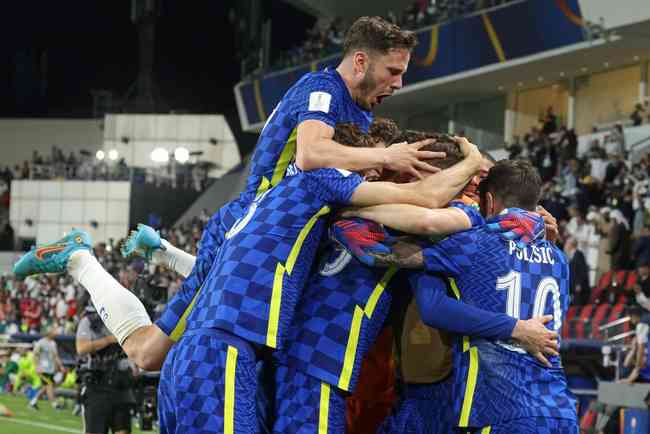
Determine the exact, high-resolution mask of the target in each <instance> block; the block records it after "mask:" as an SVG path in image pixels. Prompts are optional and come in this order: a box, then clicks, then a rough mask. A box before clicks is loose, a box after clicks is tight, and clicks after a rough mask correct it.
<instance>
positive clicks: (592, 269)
mask: <svg viewBox="0 0 650 434" xmlns="http://www.w3.org/2000/svg"><path fill="white" fill-rule="evenodd" d="M569 215H570V216H571V220H569V223H568V224H567V225H566V227H565V236H566V237H567V238H569V237H570V238H574V239H575V240H576V242H577V243H578V246H577V249H578V250H580V251H581V252H582V253H583V255H584V256H585V260H586V262H587V265H588V267H589V284H590V286H594V285H595V283H596V274H597V273H596V272H597V270H598V250H599V246H600V236H599V235H598V231H597V228H596V225H595V224H594V218H595V216H594V215H591V216H590V217H591V219H585V213H584V211H583V210H581V209H580V208H578V207H577V206H576V205H572V206H570V207H569Z"/></svg>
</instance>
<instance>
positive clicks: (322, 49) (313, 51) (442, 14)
mask: <svg viewBox="0 0 650 434" xmlns="http://www.w3.org/2000/svg"><path fill="white" fill-rule="evenodd" d="M511 1H514V0H417V1H414V2H412V3H411V4H410V5H409V6H408V7H406V8H405V9H404V10H403V11H401V13H396V12H395V11H392V10H389V11H388V12H387V13H386V16H385V17H384V18H386V19H387V20H388V21H390V22H391V23H394V24H397V25H399V26H400V27H401V28H402V29H407V30H418V29H421V28H423V27H427V26H431V25H434V24H439V23H443V22H446V21H450V20H454V19H456V18H459V17H462V16H464V15H468V14H471V13H474V12H477V11H479V10H483V9H487V8H491V7H494V6H499V5H502V4H506V3H509V2H511ZM348 27H349V23H346V22H345V21H344V20H343V19H342V18H340V17H337V18H335V19H334V20H331V21H329V20H327V19H321V20H318V21H317V22H316V24H315V25H314V27H313V28H312V29H310V30H309V32H308V33H307V38H306V39H305V40H304V41H302V42H301V43H300V44H299V45H297V46H295V47H293V48H292V49H290V50H289V51H287V52H284V53H282V54H281V55H279V56H278V58H277V59H275V60H274V62H273V63H272V66H271V67H272V69H274V70H279V69H284V68H289V67H292V66H297V65H301V64H304V63H309V62H312V61H315V60H319V59H323V58H325V57H327V56H330V55H332V54H336V53H339V52H341V49H342V43H343V36H344V31H345V29H347V28H348Z"/></svg>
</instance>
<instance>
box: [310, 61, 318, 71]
mask: <svg viewBox="0 0 650 434" xmlns="http://www.w3.org/2000/svg"><path fill="white" fill-rule="evenodd" d="M310 69H311V72H316V71H318V60H314V61H313V62H311V65H310Z"/></svg>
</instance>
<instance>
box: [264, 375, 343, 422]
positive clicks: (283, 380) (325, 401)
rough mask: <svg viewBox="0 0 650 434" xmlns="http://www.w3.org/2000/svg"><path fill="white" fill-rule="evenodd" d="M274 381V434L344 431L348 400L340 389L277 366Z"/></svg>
mask: <svg viewBox="0 0 650 434" xmlns="http://www.w3.org/2000/svg"><path fill="white" fill-rule="evenodd" d="M275 378H276V390H275V412H276V413H275V423H274V425H273V433H274V434H325V433H328V434H340V433H344V432H345V397H344V396H343V395H342V393H341V392H340V391H339V389H337V388H336V387H334V386H330V385H329V384H327V383H323V382H321V381H320V380H318V379H316V378H315V377H312V376H310V375H307V374H304V373H303V372H301V371H297V370H296V369H293V368H289V367H287V366H284V365H279V366H277V368H276V372H275Z"/></svg>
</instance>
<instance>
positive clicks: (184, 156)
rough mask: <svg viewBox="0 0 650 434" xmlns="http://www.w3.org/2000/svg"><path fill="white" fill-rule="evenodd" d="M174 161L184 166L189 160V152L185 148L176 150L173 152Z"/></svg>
mask: <svg viewBox="0 0 650 434" xmlns="http://www.w3.org/2000/svg"><path fill="white" fill-rule="evenodd" d="M174 159H175V160H176V161H178V162H179V163H181V164H185V163H187V160H189V159H190V151H188V150H187V148H176V150H175V151H174Z"/></svg>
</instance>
